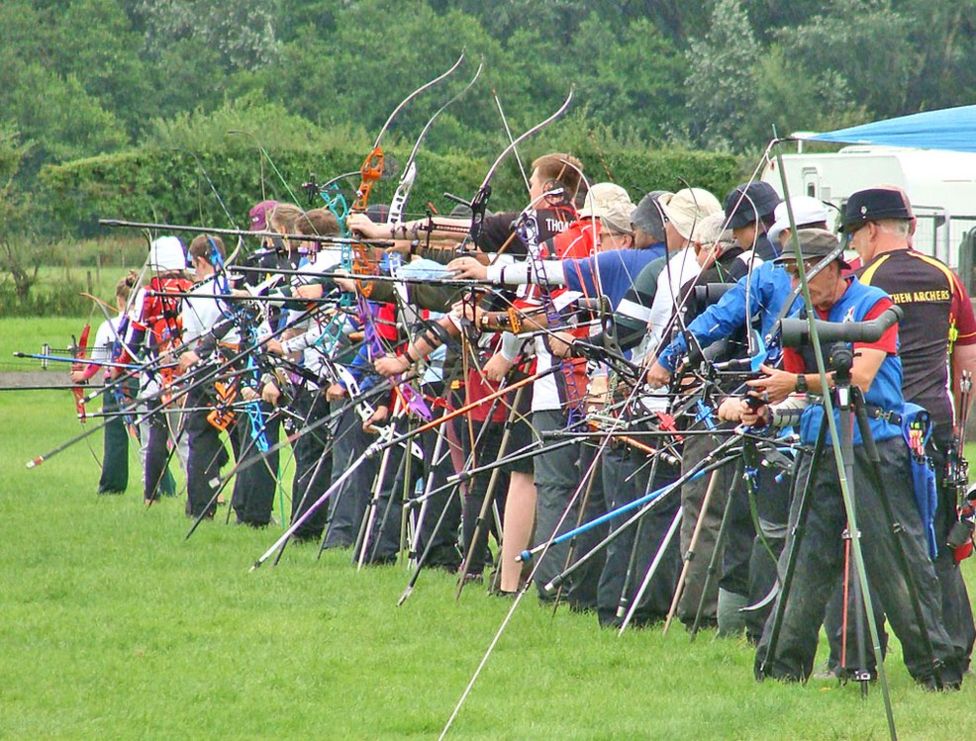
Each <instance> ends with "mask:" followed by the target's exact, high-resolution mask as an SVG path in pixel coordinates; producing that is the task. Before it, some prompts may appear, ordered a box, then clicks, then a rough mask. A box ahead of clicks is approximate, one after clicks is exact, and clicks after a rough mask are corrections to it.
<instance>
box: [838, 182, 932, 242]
mask: <svg viewBox="0 0 976 741" xmlns="http://www.w3.org/2000/svg"><path fill="white" fill-rule="evenodd" d="M913 218H915V215H914V214H913V213H912V206H911V204H910V203H909V202H908V197H907V196H906V195H905V192H904V191H902V190H900V189H899V188H868V189H866V190H859V191H857V193H853V194H852V195H851V197H850V198H848V199H847V204H846V205H845V206H844V215H843V217H841V224H840V230H841V231H842V232H854V231H857V230H858V229H859V228H860V227H862V226H864V225H865V224H866V223H868V222H869V221H878V220H879V219H903V220H905V221H909V220H911V219H913Z"/></svg>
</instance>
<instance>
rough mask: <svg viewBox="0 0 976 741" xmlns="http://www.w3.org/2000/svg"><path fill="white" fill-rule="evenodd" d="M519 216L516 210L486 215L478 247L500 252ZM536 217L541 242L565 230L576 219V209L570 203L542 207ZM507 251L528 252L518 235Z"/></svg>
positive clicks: (509, 252)
mask: <svg viewBox="0 0 976 741" xmlns="http://www.w3.org/2000/svg"><path fill="white" fill-rule="evenodd" d="M518 217H519V214H518V213H517V212H515V211H505V212H502V213H497V214H492V215H491V216H486V217H485V220H484V221H483V222H482V224H481V234H479V235H478V247H480V248H481V250H482V251H484V252H498V250H500V249H501V248H502V246H503V245H504V244H505V243H506V242H508V240H509V238H510V237H511V235H512V229H513V226H514V224H515V220H516V219H518ZM536 219H537V220H538V222H539V243H540V244H541V243H542V242H545V241H546V240H547V239H551V238H552V237H554V236H555V235H557V234H559V232H562V231H565V230H566V228H567V227H568V226H569V225H570V224H572V223H573V222H574V221H576V209H575V208H573V207H572V206H570V205H566V206H555V207H553V208H540V209H538V210H537V211H536ZM505 252H506V253H507V254H509V255H515V256H517V257H524V256H525V254H526V250H525V245H524V244H522V240H520V239H519V238H518V237H514V238H513V239H512V241H511V242H509V244H508V247H507V248H506V249H505Z"/></svg>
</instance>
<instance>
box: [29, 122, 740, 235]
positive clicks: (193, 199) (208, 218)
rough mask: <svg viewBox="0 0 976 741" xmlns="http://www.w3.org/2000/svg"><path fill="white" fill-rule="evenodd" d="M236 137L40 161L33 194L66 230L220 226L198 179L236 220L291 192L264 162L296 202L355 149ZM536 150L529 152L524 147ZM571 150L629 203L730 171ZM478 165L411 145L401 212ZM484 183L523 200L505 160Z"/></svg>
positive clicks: (513, 204) (716, 160) (383, 188)
mask: <svg viewBox="0 0 976 741" xmlns="http://www.w3.org/2000/svg"><path fill="white" fill-rule="evenodd" d="M240 141H241V142H242V143H241V144H239V145H237V144H235V145H228V146H227V147H224V148H221V149H219V150H212V151H207V152H200V153H198V155H197V156H196V157H194V156H193V155H191V154H190V153H188V152H186V151H183V150H177V149H160V148H156V147H145V148H141V149H133V150H129V151H125V152H120V153H116V154H109V155H102V156H97V157H89V158H85V159H81V160H75V161H72V162H67V163H63V164H59V165H48V166H45V167H44V168H43V169H42V171H41V173H40V176H39V179H40V182H41V185H42V187H43V189H44V190H43V192H42V193H40V194H38V195H39V196H40V198H41V200H42V202H43V203H45V204H46V205H47V208H48V210H49V212H50V218H51V219H52V220H53V222H54V223H55V224H57V225H60V226H61V227H62V229H63V230H64V231H65V232H66V233H70V234H90V233H92V231H93V230H94V229H95V223H96V220H97V219H98V218H117V219H128V220H132V221H156V222H167V223H174V224H193V225H212V226H215V227H226V226H230V224H229V223H228V218H227V216H226V215H225V214H224V212H223V210H222V208H221V207H220V205H219V203H218V201H217V199H216V198H215V197H214V195H213V193H212V191H211V188H210V186H209V185H208V183H207V176H209V177H210V179H211V180H212V181H213V184H214V187H215V189H216V191H217V193H218V194H219V195H220V197H221V199H222V200H223V201H224V203H225V204H226V206H227V209H228V210H229V211H230V213H231V215H232V216H233V219H234V221H235V222H236V223H237V225H239V226H241V227H246V220H247V219H246V214H247V212H248V209H249V208H250V207H251V206H252V205H253V204H254V203H255V202H257V201H259V200H262V199H263V198H274V199H276V200H294V199H293V197H292V196H291V195H289V193H288V190H287V188H286V187H285V184H284V183H283V182H282V179H281V178H279V176H278V175H277V174H276V173H275V172H274V168H277V169H278V171H280V173H281V175H282V177H283V179H284V181H285V182H287V184H288V187H290V188H291V189H292V191H293V192H294V194H295V197H297V199H298V202H299V204H301V205H304V204H306V203H307V201H306V200H305V194H304V193H303V192H302V190H301V184H302V183H304V182H307V181H308V180H309V178H310V174H312V173H314V175H315V177H316V178H317V179H318V180H319V182H322V181H325V180H327V179H328V178H330V177H332V176H334V175H336V174H338V173H342V172H349V171H352V170H358V168H359V165H360V163H361V161H362V158H363V154H364V153H363V152H362V151H361V150H354V149H353V148H352V147H349V148H347V149H341V148H330V149H325V150H322V151H317V152H310V151H303V150H297V149H291V150H288V151H271V152H268V155H269V157H265V156H263V155H262V154H261V152H260V151H259V150H258V149H257V147H255V146H247V145H246V144H244V143H243V142H245V141H246V140H243V139H242V140H240ZM541 152H542V150H537V151H536V150H533V151H531V154H533V155H537V154H540V153H541ZM573 153H574V154H576V155H577V156H578V157H579V158H580V159H581V160H582V161H583V163H584V168H585V170H586V172H587V174H588V177H589V178H590V180H591V181H593V182H598V181H602V180H607V179H610V177H611V175H612V179H613V180H614V181H615V182H618V183H620V184H621V185H623V186H624V187H626V188H627V189H628V190H629V191H630V192H631V194H632V196H633V198H634V200H635V201H636V200H637V199H638V198H640V196H641V195H642V194H643V193H645V192H647V191H649V190H652V189H665V190H677V189H679V188H681V187H683V185H682V184H683V182H688V183H691V184H693V185H696V186H700V187H704V188H708V189H709V190H711V191H712V192H714V193H715V194H716V195H717V196H718V197H719V198H720V199H721V198H722V196H723V195H724V194H725V193H726V192H727V191H728V190H729V189H730V188H731V187H732V186H733V185H735V183H736V182H737V180H738V176H739V173H740V168H739V163H738V161H737V160H736V158H735V157H733V156H731V155H728V154H716V153H707V152H689V151H682V150H663V151H648V152H634V151H623V150H620V149H609V150H602V149H601V148H600V147H599V146H598V145H597V143H596V142H590V141H584V142H581V144H580V146H578V147H575V148H574V149H573ZM408 154H409V150H406V149H402V150H401V149H395V150H393V151H392V152H390V153H388V154H387V161H388V169H389V170H390V171H391V174H390V175H389V176H388V177H386V178H384V179H383V180H382V181H381V182H380V183H379V184H377V186H376V187H375V188H374V191H373V196H372V202H374V203H379V202H388V200H389V199H390V197H391V196H392V194H393V191H394V190H395V188H396V183H397V180H398V178H399V169H400V164H401V163H403V162H404V161H405V159H406V157H407V155H408ZM269 158H270V161H269ZM523 158H524V159H529V153H528V152H525V153H523ZM272 163H273V166H272ZM488 165H489V163H488V162H487V161H485V160H483V159H477V158H472V157H469V156H467V155H463V154H437V153H434V152H427V151H423V150H421V152H420V154H419V156H418V176H417V182H416V185H415V186H414V188H413V191H412V192H411V196H410V201H409V202H408V203H407V210H408V211H409V212H412V213H420V212H422V211H423V210H424V205H425V204H426V203H427V202H428V201H429V202H432V203H433V204H434V206H435V208H436V209H438V210H439V211H440V212H441V213H446V212H448V211H450V210H451V208H452V207H453V206H454V204H453V203H452V202H451V201H449V200H448V199H445V198H444V197H443V193H444V191H450V192H452V193H454V194H456V195H458V196H461V197H463V198H465V199H469V198H470V197H471V196H472V195H473V194H474V192H475V190H476V189H477V187H478V185H479V184H480V182H481V180H482V179H483V177H484V173H485V172H486V171H487V168H488ZM357 183H358V177H355V178H353V179H352V181H351V182H349V183H348V184H347V185H348V192H349V193H350V195H351V193H352V192H353V191H354V189H355V187H356V184H357ZM492 186H493V190H494V192H493V195H492V198H491V201H490V203H489V208H491V209H493V210H500V209H518V208H520V207H521V206H522V205H524V202H525V187H524V185H523V184H522V180H521V176H520V175H519V174H518V170H517V168H516V165H515V161H514V158H510V161H509V162H506V163H505V165H504V166H503V167H502V168H501V169H500V170H499V172H498V173H497V174H496V176H495V178H494V180H493V181H492Z"/></svg>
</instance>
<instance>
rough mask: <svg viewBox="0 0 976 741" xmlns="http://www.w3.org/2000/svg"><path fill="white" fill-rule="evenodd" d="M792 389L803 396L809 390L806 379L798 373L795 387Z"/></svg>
mask: <svg viewBox="0 0 976 741" xmlns="http://www.w3.org/2000/svg"><path fill="white" fill-rule="evenodd" d="M793 388H794V389H795V390H796V392H797V393H799V394H805V393H806V392H807V391H808V390H809V389H808V387H807V377H806V376H805V375H803V374H802V373H798V374H797V376H796V386H794V387H793Z"/></svg>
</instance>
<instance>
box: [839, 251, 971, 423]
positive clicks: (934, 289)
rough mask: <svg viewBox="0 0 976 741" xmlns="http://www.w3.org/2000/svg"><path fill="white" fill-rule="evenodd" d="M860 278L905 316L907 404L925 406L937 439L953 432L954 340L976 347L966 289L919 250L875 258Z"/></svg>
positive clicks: (903, 363) (901, 336)
mask: <svg viewBox="0 0 976 741" xmlns="http://www.w3.org/2000/svg"><path fill="white" fill-rule="evenodd" d="M858 279H859V280H860V281H861V282H862V283H865V284H868V285H872V286H877V287H878V288H881V289H883V290H885V291H887V292H888V294H889V295H890V296H891V299H892V301H894V303H895V304H897V305H898V306H900V307H901V308H902V309H903V310H904V312H905V316H904V318H903V319H902V320H901V322H899V325H898V338H899V341H900V345H899V350H898V355H899V357H900V358H901V366H902V376H903V378H902V391H903V394H904V396H905V401H911V402H914V403H916V404H918V405H920V406H923V407H925V408H926V409H927V410H928V411H929V414H931V415H932V422H933V424H934V425H935V430H936V435H937V436H938V437H939V438H940V439H943V440H945V439H947V438H948V436H949V435H950V434H951V432H952V424H953V410H952V400H951V385H950V382H949V377H950V376H949V370H950V363H949V355H948V350H949V337H950V332H951V333H952V334H954V335H956V340H955V342H956V343H958V344H962V345H970V344H973V343H974V342H976V319H974V318H973V307H972V304H970V302H969V296H968V295H967V294H966V289H965V288H964V287H963V285H962V283H961V282H960V281H959V279H958V277H957V276H956V275H955V273H953V272H952V271H951V270H950V269H949V268H948V267H946V265H945V264H944V263H942V262H941V261H939V260H936V259H935V258H934V257H929V256H928V255H923V254H922V253H920V252H916V251H914V250H895V251H893V252H885V253H883V254H881V255H878V256H877V257H875V258H874V259H873V260H872V261H871V262H870V263H868V264H867V265H865V266H864V267H862V268H861V269H860V270H859V271H858Z"/></svg>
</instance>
